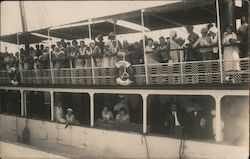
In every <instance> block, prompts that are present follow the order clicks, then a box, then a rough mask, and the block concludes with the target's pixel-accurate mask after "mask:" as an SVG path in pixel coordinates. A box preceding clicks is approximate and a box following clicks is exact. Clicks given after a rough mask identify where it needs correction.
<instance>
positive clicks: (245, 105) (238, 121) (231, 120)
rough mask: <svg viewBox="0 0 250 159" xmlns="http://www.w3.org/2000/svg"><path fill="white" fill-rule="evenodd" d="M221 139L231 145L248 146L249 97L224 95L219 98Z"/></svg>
mask: <svg viewBox="0 0 250 159" xmlns="http://www.w3.org/2000/svg"><path fill="white" fill-rule="evenodd" d="M221 119H222V122H223V123H224V124H223V126H224V128H223V129H222V136H223V137H222V139H223V141H224V142H226V143H230V144H233V145H241V146H248V141H249V134H248V132H249V97H244V96H225V97H223V98H222V99H221Z"/></svg>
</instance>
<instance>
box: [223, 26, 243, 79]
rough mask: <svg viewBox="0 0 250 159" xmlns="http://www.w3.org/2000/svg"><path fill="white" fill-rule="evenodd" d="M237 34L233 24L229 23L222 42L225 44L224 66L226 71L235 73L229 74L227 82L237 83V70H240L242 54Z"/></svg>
mask: <svg viewBox="0 0 250 159" xmlns="http://www.w3.org/2000/svg"><path fill="white" fill-rule="evenodd" d="M238 43H239V41H238V40H237V35H236V34H235V32H233V25H231V24H230V25H228V26H227V27H226V31H225V32H224V33H223V37H222V44H223V45H224V53H223V60H224V61H223V67H224V71H226V72H231V73H233V75H227V76H226V77H225V80H226V81H227V82H232V83H236V80H237V79H236V77H235V76H234V74H235V72H238V71H240V56H239V52H240V51H239V48H238V46H237V44H238Z"/></svg>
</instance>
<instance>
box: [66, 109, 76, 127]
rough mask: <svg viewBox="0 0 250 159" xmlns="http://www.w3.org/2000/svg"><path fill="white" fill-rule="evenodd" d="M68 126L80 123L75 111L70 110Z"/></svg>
mask: <svg viewBox="0 0 250 159" xmlns="http://www.w3.org/2000/svg"><path fill="white" fill-rule="evenodd" d="M66 124H67V125H69V124H79V122H78V121H77V120H76V118H75V115H74V114H73V109H72V108H68V109H67V114H66Z"/></svg>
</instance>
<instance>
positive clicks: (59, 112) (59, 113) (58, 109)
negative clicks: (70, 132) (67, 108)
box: [54, 103, 66, 123]
mask: <svg viewBox="0 0 250 159" xmlns="http://www.w3.org/2000/svg"><path fill="white" fill-rule="evenodd" d="M54 108H55V121H56V122H60V123H66V120H65V119H64V117H63V116H64V113H63V109H62V104H61V103H58V104H57V105H55V106H54Z"/></svg>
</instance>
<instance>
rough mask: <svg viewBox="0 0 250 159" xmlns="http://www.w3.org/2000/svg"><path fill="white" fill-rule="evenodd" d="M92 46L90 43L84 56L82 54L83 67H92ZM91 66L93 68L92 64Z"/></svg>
mask: <svg viewBox="0 0 250 159" xmlns="http://www.w3.org/2000/svg"><path fill="white" fill-rule="evenodd" d="M91 45H92V46H91ZM93 45H94V44H93V42H92V44H91V43H90V44H89V46H87V47H86V51H85V54H84V59H85V60H84V63H85V67H91V66H92V55H93V50H92V48H93V47H94V46H93ZM93 66H94V64H93Z"/></svg>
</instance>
